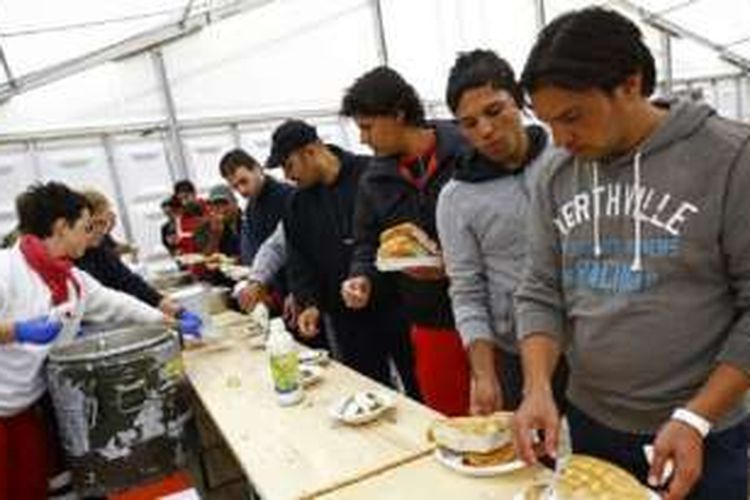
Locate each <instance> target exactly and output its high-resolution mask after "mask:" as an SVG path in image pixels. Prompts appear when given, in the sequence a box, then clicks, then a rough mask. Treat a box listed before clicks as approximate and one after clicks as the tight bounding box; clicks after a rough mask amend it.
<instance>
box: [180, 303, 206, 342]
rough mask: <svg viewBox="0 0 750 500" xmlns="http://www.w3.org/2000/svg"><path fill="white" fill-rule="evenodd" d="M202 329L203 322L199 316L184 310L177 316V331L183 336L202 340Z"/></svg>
mask: <svg viewBox="0 0 750 500" xmlns="http://www.w3.org/2000/svg"><path fill="white" fill-rule="evenodd" d="M201 327H203V320H201V318H200V316H198V315H197V314H195V313H192V312H190V311H188V310H187V309H183V310H182V311H180V312H179V314H177V330H178V331H179V332H180V334H181V335H183V336H188V337H195V338H200V337H201Z"/></svg>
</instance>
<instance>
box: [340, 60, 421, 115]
mask: <svg viewBox="0 0 750 500" xmlns="http://www.w3.org/2000/svg"><path fill="white" fill-rule="evenodd" d="M340 114H341V115H342V116H348V117H354V116H368V117H372V116H394V117H396V116H402V117H403V119H404V121H405V122H406V123H407V124H409V125H416V126H421V125H424V123H425V112H424V106H423V105H422V101H421V100H420V99H419V95H418V94H417V91H416V90H414V87H412V86H411V85H410V84H409V82H407V81H406V80H404V77H402V76H401V75H400V74H398V72H396V71H395V70H393V69H391V68H389V67H387V66H378V67H377V68H375V69H372V70H370V71H368V72H367V73H365V74H364V75H362V76H360V77H359V78H357V80H356V81H355V82H354V84H353V85H352V86H351V87H349V88H348V89H347V90H346V93H345V94H344V98H343V100H342V101H341V111H340Z"/></svg>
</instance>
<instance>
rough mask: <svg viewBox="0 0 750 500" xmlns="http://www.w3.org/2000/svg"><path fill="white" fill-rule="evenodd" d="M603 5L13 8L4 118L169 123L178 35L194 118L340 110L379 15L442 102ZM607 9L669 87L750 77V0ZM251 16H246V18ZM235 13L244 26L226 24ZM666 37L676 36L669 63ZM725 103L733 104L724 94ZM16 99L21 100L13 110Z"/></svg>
mask: <svg viewBox="0 0 750 500" xmlns="http://www.w3.org/2000/svg"><path fill="white" fill-rule="evenodd" d="M591 3H592V2H591V1H589V0H502V1H500V0H468V1H467V0H408V1H407V0H379V1H378V0H254V1H253V0H110V1H107V2H102V1H100V0H66V1H64V2H49V1H46V0H45V1H42V0H3V1H2V2H0V49H1V51H0V55H3V56H4V59H5V64H4V65H3V66H4V67H0V121H1V122H2V123H3V124H4V125H5V126H6V127H5V128H7V129H11V130H13V131H16V132H19V131H22V130H42V129H45V128H65V127H82V126H96V125H100V124H116V123H134V122H139V121H140V122H145V121H151V120H158V119H159V118H160V117H162V118H163V116H164V111H165V110H164V104H163V102H162V98H161V95H160V89H159V81H158V78H157V77H156V76H155V75H154V62H153V61H152V60H150V58H149V57H148V56H149V54H148V53H147V49H149V48H152V47H154V46H160V45H161V44H162V42H164V41H165V40H167V39H169V38H170V37H173V36H175V35H185V36H184V37H183V38H182V39H181V40H179V41H177V42H175V43H170V44H169V45H165V46H164V47H163V49H162V52H163V54H164V56H163V60H164V63H165V66H166V75H167V79H168V82H169V85H170V87H171V91H172V93H173V97H174V102H175V113H176V114H177V117H178V118H179V119H181V120H185V119H194V118H198V117H206V116H227V115H237V114H248V113H264V112H276V111H286V112H291V111H295V110H297V109H320V108H331V109H333V108H335V107H336V106H337V104H338V99H339V96H340V95H341V91H342V90H343V89H344V88H345V87H346V86H347V85H348V84H349V83H351V80H352V79H353V78H354V77H355V76H356V75H358V74H360V73H361V72H363V71H365V70H366V69H368V68H369V67H371V66H373V65H375V64H378V63H379V62H382V61H383V56H384V54H383V45H381V44H380V39H379V36H378V35H379V34H380V32H379V29H378V24H377V15H376V14H377V11H379V13H380V15H381V19H382V34H383V40H384V47H385V52H386V53H387V57H388V59H387V60H388V63H389V64H390V65H392V66H393V67H395V68H396V69H398V70H399V71H401V72H402V73H404V75H405V76H406V77H407V79H409V80H410V81H412V83H414V85H415V86H416V87H417V89H418V90H419V91H420V93H421V94H422V95H423V97H425V98H426V99H428V100H436V101H439V100H441V99H442V95H443V91H444V82H445V77H446V75H447V71H448V69H449V67H450V65H451V63H452V61H453V58H454V57H455V54H456V52H458V51H460V50H466V49H470V48H473V47H477V46H484V47H491V48H494V49H496V50H497V51H498V52H500V54H501V55H503V56H504V57H506V58H507V59H508V60H510V61H511V63H512V64H513V65H514V66H515V67H516V68H517V69H520V67H521V66H522V64H523V60H524V57H525V55H526V53H527V52H528V49H529V48H530V46H531V44H532V43H533V39H534V35H535V32H536V31H537V29H538V27H539V25H540V19H542V18H543V19H546V20H550V19H552V18H553V17H555V16H556V15H558V14H560V13H561V12H564V11H567V10H570V9H572V8H579V7H582V6H585V5H589V4H591ZM596 3H599V4H605V5H610V6H612V7H614V8H617V9H620V10H621V11H623V12H624V13H626V14H628V15H630V16H631V17H632V18H633V19H634V20H636V21H637V22H639V23H640V24H641V26H642V27H643V29H644V33H645V35H646V38H647V41H648V43H649V44H650V45H651V48H652V50H653V51H654V53H655V56H656V57H657V64H658V66H659V75H660V77H661V78H662V79H664V78H666V77H667V75H671V78H672V79H674V81H676V82H681V81H683V82H684V81H686V80H690V81H692V80H695V79H703V80H706V81H709V80H711V79H712V78H714V77H715V76H716V75H722V76H726V75H734V74H740V73H743V72H746V70H747V69H748V68H747V67H746V68H742V67H741V66H742V64H739V65H738V64H731V63H729V62H727V60H732V59H734V60H735V62H736V61H739V62H740V63H747V64H748V65H750V63H748V61H750V2H748V1H747V0H633V1H630V0H608V1H599V2H596ZM237 6H239V7H240V9H239V12H236V11H237V10H238V9H236V8H235V11H232V7H237ZM374 6H377V7H379V8H375V7H374ZM540 6H541V7H542V8H541V10H540ZM227 11H228V12H230V13H232V14H234V15H232V17H231V18H229V17H227V18H226V19H223V20H222V19H221V18H222V17H224V16H217V13H220V12H227ZM540 13H543V15H541V16H540ZM212 16H213V17H212ZM191 19H192V20H198V21H199V22H196V23H194V25H191V26H193V27H194V28H196V29H195V30H193V31H191V30H188V29H187V26H186V25H185V24H180V21H185V20H191ZM167 28H169V30H167ZM197 28H205V29H197ZM181 29H183V31H180V30H181ZM665 30H667V31H668V32H670V33H671V36H670V37H669V41H670V43H669V45H668V52H667V49H666V48H665V47H666V45H665V37H664V35H663V33H664V32H665ZM144 33H151V34H152V35H150V36H149V37H144V36H143V34H144ZM123 40H129V41H130V42H131V43H125V42H123ZM132 42H135V43H132ZM104 48H107V50H104ZM112 48H114V50H112ZM97 51H99V53H98V54H97ZM666 53H669V54H671V57H670V58H669V59H668V60H669V61H670V64H667V62H666V61H667V59H666V58H665V57H664V56H665V54H666ZM744 58H747V59H744ZM81 63H83V64H81ZM3 69H6V71H4V70H3ZM209 90H210V91H209ZM714 93H716V94H717V96H716V98H717V99H719V98H720V95H719V94H721V90H720V89H718V90H717V89H714ZM8 96H13V97H12V98H11V99H9V100H7V101H6V102H5V103H3V102H2V100H3V97H6V98H7V97H8Z"/></svg>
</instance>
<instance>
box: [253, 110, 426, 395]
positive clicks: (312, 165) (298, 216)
mask: <svg viewBox="0 0 750 500" xmlns="http://www.w3.org/2000/svg"><path fill="white" fill-rule="evenodd" d="M272 142H273V144H272V146H271V154H270V156H269V158H268V161H267V162H266V165H267V166H268V167H275V166H280V167H282V168H283V169H284V174H285V175H286V177H287V178H289V179H291V180H293V181H295V182H296V184H297V188H298V189H297V191H296V192H295V194H294V195H293V196H292V198H291V202H290V204H289V209H288V212H287V214H286V215H285V217H284V219H283V224H284V231H285V233H286V243H287V276H288V278H289V287H290V290H291V293H292V294H293V295H294V298H295V300H296V301H297V303H298V304H299V305H300V308H301V311H302V312H301V313H300V314H299V316H298V320H297V326H298V328H299V332H300V334H301V335H302V336H303V337H306V338H312V337H315V336H317V335H319V334H320V322H321V320H323V321H324V322H325V327H326V332H327V333H328V334H329V337H330V340H333V342H334V345H337V346H338V348H339V349H340V356H341V358H342V361H343V362H344V363H346V364H347V365H349V366H350V367H352V368H354V369H355V370H357V371H359V372H360V373H363V374H364V375H367V376H369V377H371V378H373V379H375V380H378V381H379V382H381V383H384V384H389V385H390V383H391V378H390V374H389V369H388V358H392V359H393V361H394V363H395V364H396V366H397V368H398V370H399V373H400V375H401V378H402V381H403V383H404V387H405V388H406V389H407V391H408V392H409V394H410V395H412V396H415V397H418V392H417V390H416V383H415V381H414V378H413V370H412V354H411V350H410V345H409V342H408V339H407V331H408V325H407V323H406V320H405V317H404V315H403V313H402V312H401V309H400V304H399V302H398V299H397V298H396V295H395V293H394V291H393V290H391V289H390V287H388V286H386V285H385V283H384V284H383V286H379V287H378V289H379V293H378V294H377V295H376V298H375V300H374V301H373V302H372V303H371V305H370V306H369V307H367V308H365V309H362V310H356V311H355V310H352V309H349V308H347V307H346V305H345V304H344V302H343V299H342V298H341V285H342V283H343V281H344V280H345V279H346V277H347V276H348V273H349V266H350V263H351V260H352V252H353V250H354V234H353V226H354V224H353V219H354V201H355V198H356V196H357V184H358V181H359V177H360V175H361V174H362V172H363V171H364V170H365V169H366V168H367V165H368V164H369V161H370V157H367V156H361V155H354V154H352V153H350V152H348V151H344V150H343V149H341V148H339V147H337V146H334V145H329V144H324V143H323V142H322V141H321V140H320V138H319V137H318V133H317V131H316V130H315V127H313V126H311V125H309V124H307V123H305V122H303V121H300V120H288V121H286V122H284V123H283V124H281V125H280V126H279V127H278V128H277V129H276V130H275V131H274V132H273V135H272Z"/></svg>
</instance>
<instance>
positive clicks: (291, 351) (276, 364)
mask: <svg viewBox="0 0 750 500" xmlns="http://www.w3.org/2000/svg"><path fill="white" fill-rule="evenodd" d="M266 348H267V349H268V354H269V360H270V363H271V378H272V379H273V387H274V390H275V391H276V396H277V397H278V400H279V404H280V405H281V406H291V405H294V404H297V403H299V402H300V401H302V397H303V394H304V393H303V392H302V385H301V383H300V373H299V360H298V359H297V345H296V344H295V343H294V339H292V336H291V334H290V333H289V332H287V331H286V328H284V325H283V324H279V323H272V326H271V332H270V333H269V335H268V342H267V347H266Z"/></svg>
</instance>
